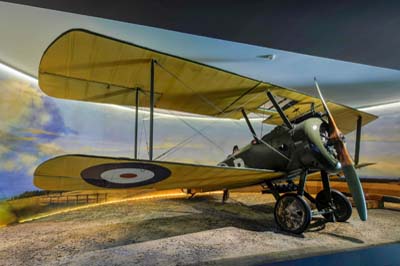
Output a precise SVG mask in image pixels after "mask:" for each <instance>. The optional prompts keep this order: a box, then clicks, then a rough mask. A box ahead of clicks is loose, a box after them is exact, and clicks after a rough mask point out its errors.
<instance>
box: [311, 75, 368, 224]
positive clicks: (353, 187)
mask: <svg viewBox="0 0 400 266" xmlns="http://www.w3.org/2000/svg"><path fill="white" fill-rule="evenodd" d="M314 83H315V87H316V88H317V91H318V95H319V97H320V99H321V102H322V105H323V107H324V109H325V112H326V113H327V115H328V118H329V125H330V126H331V129H332V131H331V134H330V136H329V138H330V139H331V140H333V141H334V142H335V144H334V146H335V149H336V152H337V154H338V159H339V161H340V163H341V165H342V170H343V173H344V176H345V177H346V181H347V186H348V187H349V190H350V193H351V195H352V197H353V200H354V203H355V205H356V208H357V211H358V215H359V216H360V219H361V220H362V221H366V220H367V216H368V215H367V204H366V203H365V197H364V191H363V188H362V186H361V182H360V178H359V177H358V174H357V172H356V169H355V167H354V162H353V159H352V158H351V156H350V154H349V152H348V150H347V148H346V144H345V143H344V141H343V137H342V136H343V134H342V132H340V130H339V128H338V127H337V125H336V122H335V120H334V118H333V116H332V114H331V112H330V111H329V108H328V105H327V104H326V102H325V99H324V97H323V96H322V93H321V90H320V89H319V86H318V82H317V79H316V78H314Z"/></svg>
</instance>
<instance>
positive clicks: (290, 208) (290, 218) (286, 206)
mask: <svg viewBox="0 0 400 266" xmlns="http://www.w3.org/2000/svg"><path fill="white" fill-rule="evenodd" d="M274 216H275V222H276V223H277V224H278V226H279V227H280V228H281V229H282V230H284V231H287V232H290V233H294V234H301V233H303V232H304V230H306V229H307V227H308V225H309V224H310V222H311V217H312V215H311V208H310V206H309V205H308V203H307V202H306V201H305V200H304V199H303V197H301V196H300V195H297V194H295V193H287V194H285V195H283V196H282V197H280V198H279V199H278V201H277V202H276V204H275V210H274Z"/></svg>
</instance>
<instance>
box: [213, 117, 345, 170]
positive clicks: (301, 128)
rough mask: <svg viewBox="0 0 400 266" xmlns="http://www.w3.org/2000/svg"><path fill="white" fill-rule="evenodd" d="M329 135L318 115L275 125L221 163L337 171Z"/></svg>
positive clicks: (261, 167) (224, 164)
mask: <svg viewBox="0 0 400 266" xmlns="http://www.w3.org/2000/svg"><path fill="white" fill-rule="evenodd" d="M328 135H329V126H328V124H327V122H326V121H325V120H324V119H322V118H319V117H312V118H308V119H306V120H304V121H302V122H300V123H298V124H295V125H294V127H293V129H289V128H288V127H286V126H284V125H282V126H277V127H275V128H274V129H273V130H272V131H271V132H269V133H268V134H266V135H264V136H263V137H262V138H261V139H260V140H253V141H252V142H251V143H250V144H249V145H247V146H245V147H243V148H242V149H240V150H239V151H238V152H236V153H234V154H232V155H229V156H228V158H226V159H225V160H224V161H223V162H221V163H220V165H222V166H233V167H246V168H258V169H271V170H276V171H284V172H293V171H296V170H299V169H310V170H325V171H327V172H338V171H339V170H340V163H339V162H338V160H337V158H336V154H335V151H334V149H333V146H332V144H331V143H329V139H328Z"/></svg>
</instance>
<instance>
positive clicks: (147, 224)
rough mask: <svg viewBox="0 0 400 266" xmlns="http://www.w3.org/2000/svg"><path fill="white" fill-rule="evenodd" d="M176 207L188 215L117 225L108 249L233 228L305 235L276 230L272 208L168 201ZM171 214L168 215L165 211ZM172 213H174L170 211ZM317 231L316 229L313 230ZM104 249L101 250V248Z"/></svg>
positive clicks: (213, 201) (201, 199) (198, 199)
mask: <svg viewBox="0 0 400 266" xmlns="http://www.w3.org/2000/svg"><path fill="white" fill-rule="evenodd" d="M168 201H171V202H173V203H175V204H184V205H188V206H189V207H191V208H192V209H193V210H195V211H193V212H190V211H183V212H182V211H177V212H176V214H177V216H168V217H157V218H152V219H147V220H143V221H138V222H126V223H119V224H118V229H117V230H120V231H121V232H122V233H121V234H120V235H121V237H120V238H118V239H115V241H114V242H112V243H110V245H109V246H108V247H113V246H121V245H127V244H133V243H140V242H145V241H151V240H157V239H162V238H167V237H174V236H179V235H185V234H190V233H197V232H202V231H207V230H214V229H220V228H225V227H235V228H239V229H243V230H250V231H256V232H268V231H270V232H276V233H280V234H284V235H290V236H293V237H298V238H304V235H295V234H290V233H286V232H284V231H281V230H279V229H278V228H277V226H276V224H275V220H274V204H273V203H266V204H258V205H245V204H243V203H241V202H237V201H233V200H230V201H228V202H226V203H222V202H221V201H216V199H215V198H213V197H204V196H202V197H194V198H192V199H190V200H188V199H169V200H168ZM168 212H170V211H168ZM172 212H173V211H172ZM316 223H317V224H318V225H317V226H314V227H313V226H312V227H311V228H310V230H321V229H323V228H324V222H323V219H319V220H317V221H316V222H315V223H313V224H316ZM315 228H317V229H315ZM102 248H104V246H103V247H102Z"/></svg>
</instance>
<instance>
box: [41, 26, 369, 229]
mask: <svg viewBox="0 0 400 266" xmlns="http://www.w3.org/2000/svg"><path fill="white" fill-rule="evenodd" d="M39 85H40V88H41V89H42V90H43V91H44V92H45V93H46V94H47V95H49V96H52V97H57V98H62V99H71V100H79V101H89V102H97V103H107V104H116V105H130V106H135V108H136V123H135V124H136V126H135V153H134V158H110V157H100V156H91V155H75V154H74V155H63V156H59V157H56V158H53V159H50V160H48V161H46V162H44V163H42V164H41V165H39V166H38V167H37V169H36V170H35V173H34V184H35V185H36V186H37V187H39V188H42V189H45V190H58V191H60V190H62V191H68V190H69V191H72V190H95V189H127V188H139V187H140V188H153V189H158V190H163V189H176V188H180V189H185V190H186V191H215V190H224V191H225V192H224V199H226V198H227V197H228V195H229V194H228V191H229V189H233V188H240V187H245V186H250V185H257V184H259V185H261V186H263V187H264V188H265V189H268V190H269V191H271V192H272V193H273V195H274V196H275V198H276V200H277V202H276V205H275V211H274V214H275V220H276V223H277V224H278V226H279V227H280V228H281V229H283V230H285V231H289V232H292V233H302V232H303V231H304V230H306V228H307V227H308V225H309V223H310V221H311V218H312V217H313V216H315V215H323V216H324V217H325V218H326V219H327V220H329V221H337V222H343V221H346V220H347V219H348V218H349V217H350V215H351V213H352V207H351V204H350V202H349V200H348V199H347V198H346V197H345V196H344V195H343V194H341V193H340V192H338V191H335V190H332V189H331V188H330V185H329V175H331V174H337V173H343V174H344V175H345V177H346V180H347V183H348V187H349V190H350V192H351V194H352V197H353V200H354V202H355V205H356V207H357V210H358V214H359V217H360V219H361V220H363V221H365V220H366V219H367V210H366V203H365V198H364V193H363V190H362V186H361V184H360V180H359V177H358V175H357V172H356V169H355V165H357V164H358V158H359V146H360V132H361V127H362V126H363V125H365V124H367V123H369V122H371V121H373V120H374V119H376V118H377V117H376V116H374V115H371V114H368V113H365V112H362V111H359V110H356V109H353V108H350V107H347V106H343V105H340V104H336V103H333V102H326V101H325V100H324V98H323V96H322V94H321V91H320V89H319V88H318V84H317V83H316V86H317V91H318V93H319V98H315V97H311V96H308V95H305V94H302V93H299V92H296V91H293V90H290V89H286V88H283V87H280V86H277V85H273V84H270V83H267V82H263V81H259V80H254V79H252V78H248V77H244V76H241V75H237V74H234V73H230V72H228V71H225V70H222V69H218V68H215V67H211V66H208V65H204V64H201V63H197V62H193V61H191V60H187V59H184V58H180V57H178V56H174V55H169V54H166V53H162V52H158V51H154V50H152V49H148V48H145V47H141V46H138V45H135V44H132V43H127V42H124V41H121V40H117V39H113V38H110V37H107V36H103V35H100V34H97V33H93V32H89V31H86V30H81V29H73V30H69V31H67V32H65V33H63V34H62V35H61V36H59V37H58V38H57V39H56V40H55V41H54V42H53V43H51V44H50V46H49V47H48V48H47V50H46V51H45V52H44V54H43V56H42V59H41V62H40V67H39ZM139 107H147V108H149V110H150V120H149V123H150V124H149V129H150V130H149V131H150V132H149V159H148V160H143V159H138V158H137V135H138V108H139ZM154 108H160V109H168V110H173V111H180V112H185V113H193V114H197V115H204V116H212V117H218V118H231V119H240V118H244V119H245V120H246V122H247V125H248V127H249V130H250V132H251V135H252V140H251V141H250V143H249V144H248V145H247V146H246V147H243V148H241V149H239V150H238V151H236V152H235V153H234V154H232V155H230V156H228V158H224V160H222V161H221V163H219V164H218V165H217V166H207V165H193V164H187V163H177V162H166V161H157V160H153V125H154V118H153V117H154ZM250 113H256V114H263V115H265V116H266V119H265V120H264V121H263V122H264V123H268V124H272V125H276V127H275V128H274V129H273V130H272V131H271V132H270V133H268V134H266V135H265V136H257V135H256V133H255V131H254V129H253V127H252V125H251V121H250V120H249V118H248V114H250ZM355 129H357V141H356V152H355V163H354V162H353V159H352V158H351V156H350V155H349V152H348V151H347V148H346V145H345V143H344V137H343V134H347V133H349V132H351V131H353V130H355ZM227 134H229V133H228V132H227ZM317 171H318V172H320V173H321V178H322V182H323V190H322V191H321V192H319V193H318V194H317V196H316V197H315V198H314V197H313V196H311V195H309V194H308V193H307V192H306V191H305V190H304V187H305V183H306V179H307V175H308V174H311V173H315V172H317ZM297 179H298V180H299V181H298V182H297V181H296V182H297V183H295V182H294V181H295V180H297ZM305 198H306V199H308V201H306V200H305ZM309 202H311V203H313V204H310V203H309ZM310 205H313V206H314V205H315V206H316V209H315V210H313V211H312V210H311V207H310Z"/></svg>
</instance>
